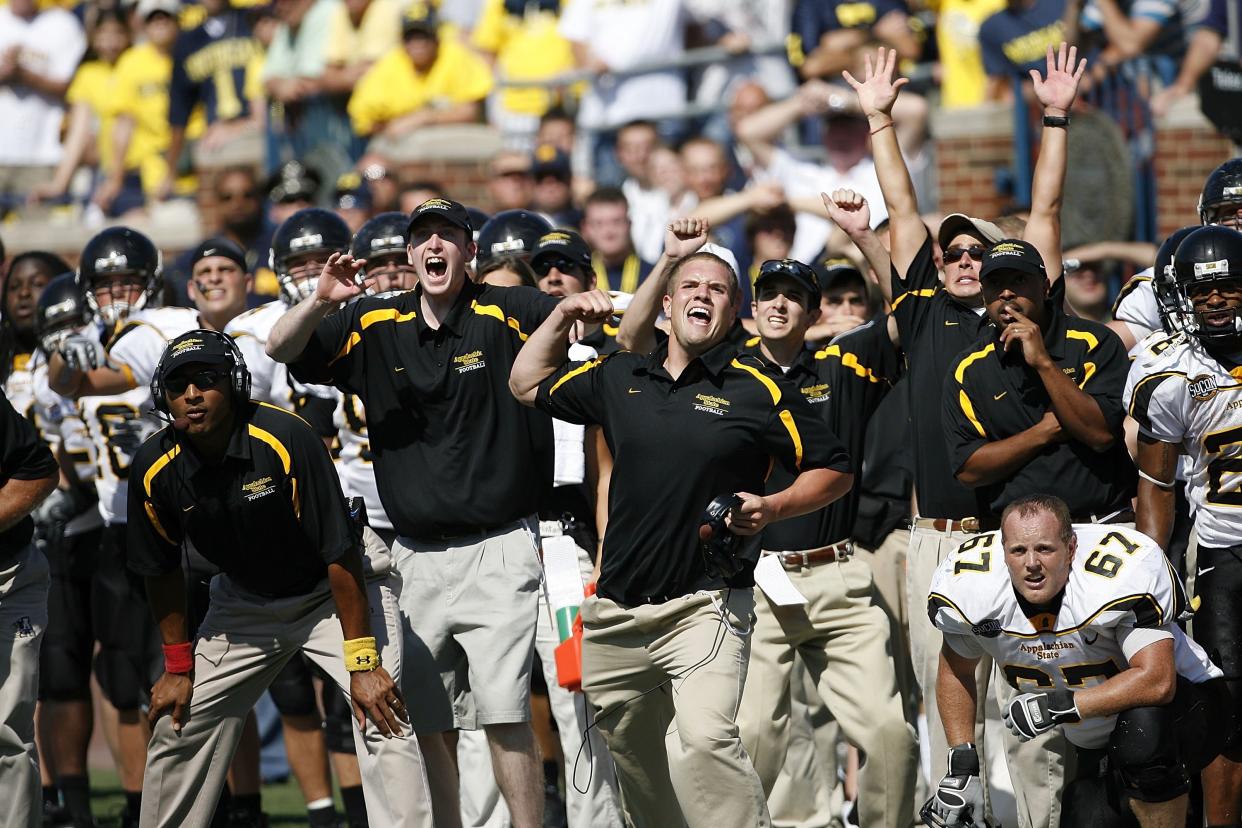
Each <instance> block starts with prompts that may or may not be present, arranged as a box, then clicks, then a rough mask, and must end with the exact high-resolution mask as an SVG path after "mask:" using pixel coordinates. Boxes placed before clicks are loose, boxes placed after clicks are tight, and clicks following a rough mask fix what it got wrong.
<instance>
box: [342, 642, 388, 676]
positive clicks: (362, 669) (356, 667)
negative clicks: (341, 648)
mask: <svg viewBox="0 0 1242 828" xmlns="http://www.w3.org/2000/svg"><path fill="white" fill-rule="evenodd" d="M379 666H380V659H379V653H378V652H377V651H376V649H375V638H374V636H370V637H367V638H351V639H349V640H348V641H346V642H345V669H346V670H348V671H349V672H351V673H369V672H370V671H372V670H374V669H375V668H377V667H379Z"/></svg>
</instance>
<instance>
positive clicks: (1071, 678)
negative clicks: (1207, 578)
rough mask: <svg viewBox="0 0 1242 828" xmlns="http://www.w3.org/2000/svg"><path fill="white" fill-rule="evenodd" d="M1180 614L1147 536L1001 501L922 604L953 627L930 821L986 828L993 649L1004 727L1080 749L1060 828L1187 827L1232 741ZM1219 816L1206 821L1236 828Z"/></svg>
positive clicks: (1063, 508) (1174, 581)
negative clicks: (996, 520) (941, 770)
mask: <svg viewBox="0 0 1242 828" xmlns="http://www.w3.org/2000/svg"><path fill="white" fill-rule="evenodd" d="M1230 232H1232V231H1230ZM1186 607H1187V601H1186V595H1185V591H1184V589H1183V587H1182V583H1181V581H1180V579H1179V577H1178V576H1177V574H1176V573H1175V572H1174V571H1173V568H1172V566H1170V565H1169V562H1168V560H1167V559H1166V558H1165V555H1164V550H1162V549H1161V548H1160V547H1159V546H1158V545H1157V544H1156V543H1155V541H1153V540H1152V539H1151V538H1149V537H1147V536H1146V535H1143V534H1142V533H1140V532H1137V531H1135V530H1134V529H1130V528H1125V527H1121V526H1118V525H1117V524H1110V523H1095V524H1094V525H1092V524H1083V523H1079V522H1077V521H1074V522H1071V514H1070V507H1069V506H1068V505H1066V503H1065V501H1064V500H1062V499H1060V498H1058V497H1056V496H1053V495H1047V494H1029V495H1024V496H1022V497H1019V498H1017V499H1015V500H1014V501H1013V502H1011V503H1010V504H1009V505H1008V506H1006V507H1005V510H1004V512H1003V513H1002V514H1001V517H1000V531H993V532H987V533H983V534H979V535H976V536H975V537H974V538H972V539H971V540H969V541H967V542H966V543H964V544H962V545H961V546H960V547H959V548H958V550H957V551H956V552H954V553H953V554H952V555H950V556H949V558H947V559H946V560H945V561H944V563H942V564H941V565H940V567H939V569H937V570H936V574H935V576H934V578H933V579H932V587H931V593H930V594H929V595H928V597H927V612H928V615H929V617H930V618H931V621H932V623H934V624H935V625H936V627H937V628H938V629H939V630H941V631H942V632H943V633H944V644H943V646H942V648H941V652H940V670H939V676H938V682H937V683H938V686H939V690H940V693H939V696H938V701H939V703H940V715H941V720H942V721H943V722H944V729H945V736H946V737H947V741H948V743H949V745H950V746H951V748H950V750H949V756H948V765H949V773H948V775H946V776H945V778H944V779H943V780H942V781H941V782H940V785H939V787H938V789H937V790H936V792H935V794H934V795H933V796H932V798H931V799H930V800H929V801H928V803H927V805H926V806H925V807H924V809H923V818H924V821H925V822H926V824H928V825H933V826H938V828H945V827H946V826H981V825H984V824H985V816H984V809H983V783H982V782H981V780H980V776H979V767H980V766H979V754H978V751H977V750H976V748H975V744H974V732H975V711H976V706H977V704H978V701H979V700H978V699H977V698H976V694H975V671H976V668H977V667H978V663H979V659H980V657H982V656H983V655H984V654H985V653H986V654H987V655H989V656H990V657H991V658H992V660H993V661H994V662H995V663H996V665H997V666H998V667H1001V673H1002V675H1003V677H1004V680H1005V681H1006V683H1007V684H1008V686H1009V687H1010V688H1011V689H1012V690H1013V696H1012V697H1011V698H1010V699H1009V700H1008V702H1007V703H1006V704H1004V705H1002V716H1003V718H1004V721H1005V724H1006V726H1007V727H1008V729H1009V731H1010V733H1011V734H1012V735H1013V736H1015V737H1017V739H1019V740H1020V741H1023V742H1026V741H1029V740H1032V739H1035V738H1037V737H1039V736H1040V735H1041V734H1044V733H1049V732H1051V731H1054V730H1057V731H1061V732H1062V733H1063V734H1064V735H1065V738H1066V740H1067V741H1068V742H1069V743H1070V745H1071V746H1072V747H1071V748H1070V749H1071V750H1072V751H1073V752H1074V754H1075V759H1076V761H1075V762H1072V763H1071V766H1072V767H1076V768H1077V772H1076V773H1075V775H1074V777H1073V778H1072V779H1070V780H1068V781H1067V783H1066V784H1065V786H1064V788H1063V789H1062V787H1061V785H1059V784H1057V785H1055V789H1054V791H1053V794H1054V795H1055V796H1057V799H1058V801H1059V802H1060V803H1061V807H1062V816H1061V825H1064V826H1067V828H1086V827H1087V826H1105V825H1108V826H1113V825H1133V824H1135V823H1134V821H1135V820H1136V819H1137V822H1138V824H1139V825H1140V826H1143V828H1164V827H1165V826H1180V825H1184V824H1186V812H1187V806H1188V804H1189V791H1190V779H1191V777H1193V776H1194V774H1196V773H1198V772H1199V771H1200V770H1202V769H1203V768H1204V767H1206V766H1208V764H1209V763H1210V762H1212V760H1213V759H1214V758H1215V757H1216V756H1217V754H1218V753H1219V752H1220V751H1221V749H1222V748H1223V747H1224V744H1225V741H1226V738H1227V736H1228V732H1229V729H1228V728H1227V727H1222V726H1221V724H1220V723H1221V722H1224V721H1227V720H1228V719H1229V714H1228V705H1229V702H1228V695H1229V693H1228V689H1227V688H1226V686H1225V680H1224V679H1223V678H1222V677H1221V670H1220V668H1219V667H1217V666H1216V665H1214V664H1213V663H1212V662H1211V661H1210V660H1209V659H1208V654H1207V653H1206V652H1205V651H1204V649H1203V648H1202V647H1200V646H1199V645H1198V644H1196V643H1195V642H1194V641H1192V640H1190V639H1189V638H1188V637H1187V636H1186V633H1185V632H1183V631H1182V629H1181V628H1180V627H1179V626H1178V623H1177V622H1178V620H1179V619H1180V618H1184V617H1185V612H1186ZM1002 665H1003V666H1002ZM1212 816H1213V815H1212V814H1211V813H1210V812H1209V817H1208V824H1209V825H1224V824H1227V823H1228V822H1229V820H1223V819H1213V818H1212Z"/></svg>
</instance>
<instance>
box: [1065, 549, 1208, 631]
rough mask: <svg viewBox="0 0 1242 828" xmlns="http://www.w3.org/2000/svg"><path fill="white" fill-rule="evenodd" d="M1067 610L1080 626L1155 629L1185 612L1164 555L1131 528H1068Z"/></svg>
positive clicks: (1182, 596) (1179, 588)
mask: <svg viewBox="0 0 1242 828" xmlns="http://www.w3.org/2000/svg"><path fill="white" fill-rule="evenodd" d="M1074 531H1075V534H1076V535H1077V537H1078V549H1077V551H1076V553H1075V555H1074V562H1073V565H1072V569H1071V574H1070V577H1071V587H1070V591H1071V592H1072V594H1073V598H1072V607H1073V611H1074V614H1075V616H1076V617H1077V618H1076V620H1077V621H1078V623H1080V624H1092V625H1094V626H1105V627H1112V626H1117V625H1123V626H1133V627H1159V626H1163V625H1165V624H1169V623H1172V622H1173V621H1176V620H1177V619H1178V617H1179V616H1181V614H1182V613H1183V612H1184V611H1185V610H1186V604H1187V601H1186V593H1185V589H1184V587H1183V586H1182V582H1181V579H1180V578H1179V577H1178V576H1177V574H1176V573H1175V572H1174V571H1173V567H1172V564H1170V563H1169V560H1168V558H1167V557H1166V556H1165V554H1164V550H1162V549H1161V548H1160V546H1159V545H1158V544H1157V543H1156V542H1155V541H1154V540H1152V539H1151V538H1149V537H1147V536H1146V535H1144V534H1143V533H1142V532H1139V531H1138V530H1137V529H1129V528H1126V527H1121V526H1108V525H1094V524H1093V525H1078V526H1075V527H1074Z"/></svg>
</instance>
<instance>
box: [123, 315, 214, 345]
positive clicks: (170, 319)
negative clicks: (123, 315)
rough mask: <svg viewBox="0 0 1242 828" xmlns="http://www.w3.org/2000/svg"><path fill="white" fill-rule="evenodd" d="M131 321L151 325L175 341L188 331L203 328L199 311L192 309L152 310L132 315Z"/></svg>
mask: <svg viewBox="0 0 1242 828" xmlns="http://www.w3.org/2000/svg"><path fill="white" fill-rule="evenodd" d="M129 319H130V321H134V322H142V323H143V324H146V325H150V326H151V327H153V328H155V329H156V330H157V331H159V332H160V333H162V334H163V335H164V336H165V338H167V339H174V338H176V337H178V336H180V335H181V334H183V333H185V332H186V331H192V330H194V329H195V328H199V327H202V326H201V324H200V323H199V321H198V311H196V310H193V309H191V308H171V307H170V308H151V309H150V310H140V311H138V312H137V313H134V314H131V315H130V317H129Z"/></svg>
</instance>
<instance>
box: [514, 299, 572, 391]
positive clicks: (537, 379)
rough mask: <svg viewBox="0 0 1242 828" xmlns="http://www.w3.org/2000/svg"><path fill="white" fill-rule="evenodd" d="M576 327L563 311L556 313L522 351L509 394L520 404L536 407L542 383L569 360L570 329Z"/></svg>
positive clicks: (550, 315)
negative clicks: (537, 395) (536, 399)
mask: <svg viewBox="0 0 1242 828" xmlns="http://www.w3.org/2000/svg"><path fill="white" fill-rule="evenodd" d="M572 327H573V321H572V320H570V319H568V318H566V316H565V315H564V314H563V313H561V312H560V310H559V309H558V310H554V311H553V312H552V313H551V314H549V315H548V318H547V319H545V320H543V324H542V325H540V326H539V327H538V328H536V329H535V332H534V333H533V334H531V335H530V339H528V340H526V344H525V345H523V346H522V350H520V351H518V355H517V358H516V359H514V360H513V369H512V370H511V371H510V372H509V390H510V391H511V392H512V393H513V396H514V397H516V398H517V400H518V402H520V403H522V404H523V405H534V404H535V395H536V394H538V393H539V383H541V382H543V381H544V380H546V379H547V378H548V377H550V376H552V374H553V373H554V372H555V371H556V369H557V368H559V367H561V366H562V365H564V364H565V361H566V360H567V359H569V329H570V328H572Z"/></svg>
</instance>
